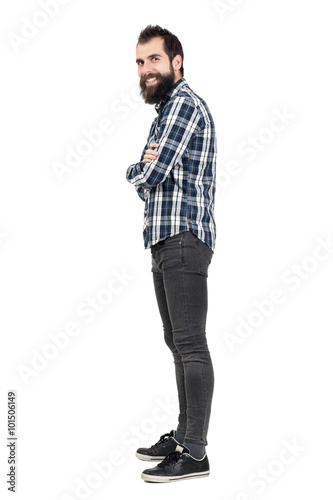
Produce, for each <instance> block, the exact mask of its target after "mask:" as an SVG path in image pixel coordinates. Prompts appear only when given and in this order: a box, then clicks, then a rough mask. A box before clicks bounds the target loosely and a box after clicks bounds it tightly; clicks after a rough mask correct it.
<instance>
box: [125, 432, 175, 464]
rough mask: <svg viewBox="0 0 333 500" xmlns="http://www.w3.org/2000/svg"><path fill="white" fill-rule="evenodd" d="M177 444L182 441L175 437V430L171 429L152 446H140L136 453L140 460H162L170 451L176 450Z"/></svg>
mask: <svg viewBox="0 0 333 500" xmlns="http://www.w3.org/2000/svg"><path fill="white" fill-rule="evenodd" d="M177 445H180V443H178V441H176V439H175V431H171V432H168V433H167V434H163V436H161V437H160V439H159V441H157V443H156V444H153V446H151V447H150V448H139V449H138V450H137V451H136V454H135V455H136V456H137V458H139V459H140V460H150V461H155V460H157V461H160V460H163V458H165V457H166V456H167V455H169V453H171V452H172V451H175V449H176V447H177Z"/></svg>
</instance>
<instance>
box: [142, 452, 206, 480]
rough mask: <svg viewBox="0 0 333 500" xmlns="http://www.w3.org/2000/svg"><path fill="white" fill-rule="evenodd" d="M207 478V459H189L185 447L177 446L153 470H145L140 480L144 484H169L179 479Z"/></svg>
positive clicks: (189, 456)
mask: <svg viewBox="0 0 333 500" xmlns="http://www.w3.org/2000/svg"><path fill="white" fill-rule="evenodd" d="M207 476H209V462H208V457H207V455H206V454H205V456H204V457H203V458H202V459H201V460H197V459H196V458H193V457H191V455H190V454H189V450H188V449H187V448H186V447H185V446H180V445H178V446H177V448H176V450H175V451H173V452H171V453H170V454H169V455H168V456H167V457H165V459H164V460H163V461H162V462H161V463H160V464H158V465H157V466H156V467H154V468H153V469H146V470H144V471H143V473H142V474H141V478H142V479H143V480H144V481H146V482H152V483H169V482H173V481H180V480H181V479H196V478H200V477H207Z"/></svg>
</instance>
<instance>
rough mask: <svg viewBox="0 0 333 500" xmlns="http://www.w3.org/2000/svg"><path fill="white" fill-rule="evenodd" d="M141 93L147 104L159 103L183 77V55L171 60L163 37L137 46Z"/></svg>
mask: <svg viewBox="0 0 333 500" xmlns="http://www.w3.org/2000/svg"><path fill="white" fill-rule="evenodd" d="M136 62H137V65H138V75H139V78H140V87H141V95H142V97H143V99H144V101H145V102H146V103H147V104H157V103H159V102H161V101H162V100H163V98H164V96H165V95H166V94H167V93H168V92H169V91H170V90H171V89H172V87H173V85H174V84H175V83H176V81H178V80H179V79H180V78H181V74H180V71H179V70H180V67H181V57H180V56H176V57H175V58H174V59H173V61H172V62H170V59H169V56H168V55H167V54H166V52H164V41H163V38H160V37H156V38H153V39H152V40H150V41H149V42H147V43H145V44H139V45H138V46H137V48H136Z"/></svg>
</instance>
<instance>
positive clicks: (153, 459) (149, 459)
mask: <svg viewBox="0 0 333 500" xmlns="http://www.w3.org/2000/svg"><path fill="white" fill-rule="evenodd" d="M135 456H136V457H137V458H138V459H139V460H144V461H145V462H162V460H164V459H165V455H164V456H163V457H152V456H150V455H142V454H141V453H136V454H135Z"/></svg>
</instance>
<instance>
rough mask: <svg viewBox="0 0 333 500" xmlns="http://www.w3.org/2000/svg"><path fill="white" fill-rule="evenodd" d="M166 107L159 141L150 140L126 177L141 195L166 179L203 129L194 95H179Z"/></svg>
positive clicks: (130, 167) (142, 196) (128, 170)
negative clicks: (198, 132)
mask: <svg viewBox="0 0 333 500" xmlns="http://www.w3.org/2000/svg"><path fill="white" fill-rule="evenodd" d="M166 111H167V112H166V113H165V115H164V117H163V119H162V121H161V125H160V129H159V134H158V138H157V139H156V140H157V142H153V143H151V144H148V145H147V146H148V149H146V150H145V151H144V155H143V157H142V159H141V161H140V162H138V163H134V164H133V165H130V166H129V167H128V169H127V173H126V178H127V180H128V181H129V182H130V183H131V184H133V185H134V186H135V187H136V189H137V191H138V194H139V196H140V198H142V199H144V190H145V189H150V188H152V187H153V186H156V185H158V184H161V183H162V182H164V181H165V179H166V177H167V176H168V174H169V173H170V170H171V169H172V168H173V166H174V165H175V164H176V163H177V161H178V160H179V159H180V158H181V157H182V156H183V154H184V152H185V150H186V148H187V146H188V144H189V142H190V140H191V139H192V137H193V135H194V134H195V133H196V132H197V131H198V130H199V129H200V125H201V116H200V113H199V112H198V110H197V108H196V106H195V105H194V103H193V101H192V100H191V99H189V98H186V97H176V98H175V99H174V100H173V101H172V103H171V104H170V109H167V110H166ZM153 148H159V150H158V151H156V150H155V149H153ZM139 188H142V189H139Z"/></svg>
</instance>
